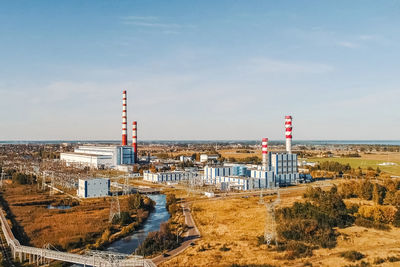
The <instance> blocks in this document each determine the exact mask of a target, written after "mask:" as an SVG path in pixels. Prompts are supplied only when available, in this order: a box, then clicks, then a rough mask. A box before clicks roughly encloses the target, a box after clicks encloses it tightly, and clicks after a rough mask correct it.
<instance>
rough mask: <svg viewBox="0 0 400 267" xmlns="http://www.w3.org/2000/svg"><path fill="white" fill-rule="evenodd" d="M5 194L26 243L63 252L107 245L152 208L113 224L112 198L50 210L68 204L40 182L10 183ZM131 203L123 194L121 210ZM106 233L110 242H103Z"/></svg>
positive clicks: (18, 233)
mask: <svg viewBox="0 0 400 267" xmlns="http://www.w3.org/2000/svg"><path fill="white" fill-rule="evenodd" d="M1 197H2V198H3V199H4V202H5V203H4V204H5V206H6V209H7V213H8V215H9V216H8V217H9V218H11V221H12V223H13V231H14V232H15V235H16V236H18V237H19V239H21V241H22V243H24V244H27V245H31V246H34V247H39V248H40V247H43V246H44V245H46V244H51V245H52V246H54V247H56V248H57V249H59V250H63V251H74V252H79V251H80V250H82V249H85V248H94V247H99V248H100V247H103V246H105V244H109V243H111V242H113V241H115V240H117V239H120V238H122V237H123V236H127V235H129V234H130V233H132V232H133V231H134V230H136V229H138V228H139V227H140V225H142V224H143V223H144V222H145V221H146V219H147V217H148V216H149V214H150V212H149V210H141V209H138V211H137V214H136V216H134V214H129V215H132V217H130V218H128V220H130V219H131V220H132V221H131V222H129V223H128V224H124V223H122V224H113V225H110V223H109V221H108V220H109V211H110V199H109V198H99V199H90V200H85V201H82V202H81V203H80V204H79V205H76V206H71V208H69V209H48V206H49V205H52V206H57V204H60V203H64V204H65V197H64V196H63V195H57V194H56V195H54V196H49V193H48V192H43V191H41V190H40V189H38V188H37V186H36V185H15V184H8V185H6V186H5V188H3V189H2V191H1ZM128 206H129V203H128V197H125V196H124V197H120V208H121V211H126V210H127V209H128ZM125 219H126V214H125ZM136 219H137V220H136ZM105 233H107V234H105ZM106 236H107V242H101V240H103V241H105V240H106V238H105V237H106ZM99 240H100V241H99ZM110 240H111V242H110Z"/></svg>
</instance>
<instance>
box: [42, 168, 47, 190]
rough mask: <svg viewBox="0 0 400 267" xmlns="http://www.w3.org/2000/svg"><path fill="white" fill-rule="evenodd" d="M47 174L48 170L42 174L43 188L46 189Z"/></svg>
mask: <svg viewBox="0 0 400 267" xmlns="http://www.w3.org/2000/svg"><path fill="white" fill-rule="evenodd" d="M46 176H47V172H45V171H44V172H43V176H42V190H46Z"/></svg>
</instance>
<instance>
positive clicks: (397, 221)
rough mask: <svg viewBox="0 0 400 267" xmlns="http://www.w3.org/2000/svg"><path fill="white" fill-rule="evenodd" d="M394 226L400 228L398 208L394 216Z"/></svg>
mask: <svg viewBox="0 0 400 267" xmlns="http://www.w3.org/2000/svg"><path fill="white" fill-rule="evenodd" d="M393 225H394V226H396V227H400V208H399V207H398V208H397V211H396V213H395V215H394V220H393Z"/></svg>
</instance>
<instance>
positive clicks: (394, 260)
mask: <svg viewBox="0 0 400 267" xmlns="http://www.w3.org/2000/svg"><path fill="white" fill-rule="evenodd" d="M386 260H387V261H388V262H397V261H400V258H399V257H396V256H389V257H387V258H386Z"/></svg>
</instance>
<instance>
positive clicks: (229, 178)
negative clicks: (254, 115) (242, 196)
mask: <svg viewBox="0 0 400 267" xmlns="http://www.w3.org/2000/svg"><path fill="white" fill-rule="evenodd" d="M285 129H286V151H284V152H268V138H263V139H262V165H261V166H256V167H255V166H252V165H240V164H233V165H232V164H230V165H229V166H227V165H228V164H225V165H224V166H206V167H205V168H204V182H205V184H211V185H215V186H217V187H219V188H221V189H222V190H226V189H230V188H233V189H237V190H253V189H263V188H268V189H272V188H275V187H279V186H286V185H293V184H297V183H299V178H300V174H299V173H298V167H297V164H298V163H297V155H296V154H293V153H292V116H286V117H285Z"/></svg>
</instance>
